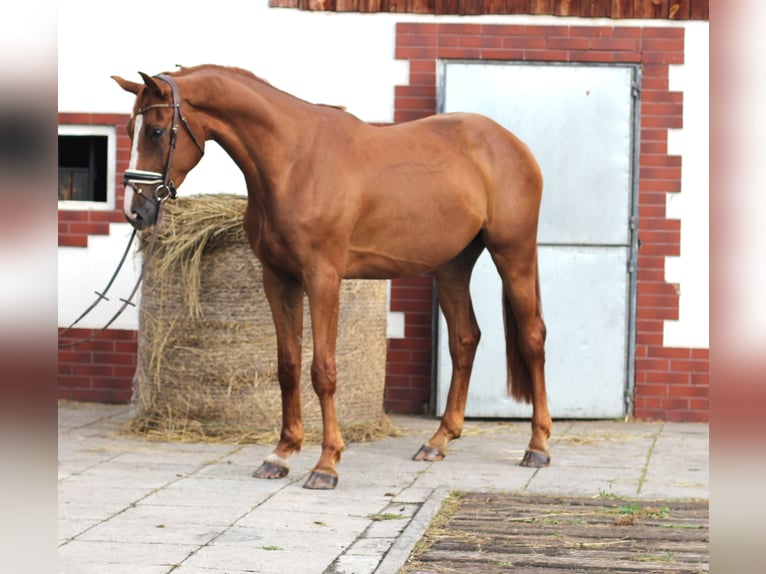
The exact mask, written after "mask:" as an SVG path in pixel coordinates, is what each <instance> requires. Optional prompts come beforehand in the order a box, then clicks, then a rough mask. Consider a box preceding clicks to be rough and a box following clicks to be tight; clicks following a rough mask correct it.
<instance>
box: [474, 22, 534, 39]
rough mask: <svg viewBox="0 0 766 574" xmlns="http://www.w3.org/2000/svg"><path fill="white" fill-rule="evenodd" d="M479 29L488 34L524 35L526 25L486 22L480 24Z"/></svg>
mask: <svg viewBox="0 0 766 574" xmlns="http://www.w3.org/2000/svg"><path fill="white" fill-rule="evenodd" d="M481 31H482V33H483V34H486V35H488V36H525V35H526V26H519V25H513V24H488V25H484V26H482V28H481Z"/></svg>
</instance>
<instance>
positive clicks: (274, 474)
mask: <svg viewBox="0 0 766 574" xmlns="http://www.w3.org/2000/svg"><path fill="white" fill-rule="evenodd" d="M288 472H290V469H289V468H286V467H284V466H282V465H279V464H274V463H273V462H270V461H268V460H264V461H263V464H261V466H259V467H258V468H257V469H256V470H255V472H253V476H254V477H255V478H284V477H286V476H287V473H288Z"/></svg>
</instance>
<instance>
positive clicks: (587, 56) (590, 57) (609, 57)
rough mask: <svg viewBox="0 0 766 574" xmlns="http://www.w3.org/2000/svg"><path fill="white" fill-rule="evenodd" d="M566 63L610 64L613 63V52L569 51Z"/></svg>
mask: <svg viewBox="0 0 766 574" xmlns="http://www.w3.org/2000/svg"><path fill="white" fill-rule="evenodd" d="M567 61H568V62H612V61H614V52H604V51H597V50H569V51H568V52H567Z"/></svg>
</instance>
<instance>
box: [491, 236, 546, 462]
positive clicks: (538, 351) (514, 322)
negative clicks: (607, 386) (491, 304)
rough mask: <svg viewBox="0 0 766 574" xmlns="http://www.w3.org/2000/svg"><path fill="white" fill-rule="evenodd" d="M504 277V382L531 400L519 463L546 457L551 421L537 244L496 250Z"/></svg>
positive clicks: (520, 397)
mask: <svg viewBox="0 0 766 574" xmlns="http://www.w3.org/2000/svg"><path fill="white" fill-rule="evenodd" d="M492 258H493V260H494V261H495V265H496V266H497V269H498V272H499V273H500V275H501V277H502V279H503V307H504V318H505V331H506V343H507V360H508V386H509V391H510V394H511V395H512V396H513V397H514V398H515V399H517V400H519V401H523V402H531V403H532V437H531V439H530V441H529V446H528V447H527V451H526V452H525V454H524V458H523V459H522V461H521V465H522V466H531V467H542V466H547V465H548V464H549V463H550V453H549V452H548V438H549V437H550V434H551V429H552V426H553V425H552V421H551V417H550V414H549V412H548V401H547V396H546V390H545V335H546V327H545V323H544V321H543V318H542V305H541V301H540V280H539V274H538V267H537V248H536V246H533V247H531V248H528V249H527V250H524V249H517V248H514V249H508V250H507V251H505V252H504V253H500V252H498V251H494V252H493V253H492Z"/></svg>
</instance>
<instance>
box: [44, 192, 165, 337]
mask: <svg viewBox="0 0 766 574" xmlns="http://www.w3.org/2000/svg"><path fill="white" fill-rule="evenodd" d="M163 203H165V202H164V201H160V202H159V204H158V205H157V220H156V222H155V224H154V230H153V231H152V238H151V240H150V241H149V248H148V250H147V253H146V256H145V257H144V261H143V263H142V264H141V274H140V275H139V276H138V279H137V280H136V284H135V285H134V286H133V290H132V291H131V292H130V295H128V298H127V299H120V301H122V306H121V307H120V308H119V309H118V310H117V312H116V313H115V314H114V315H113V316H112V318H111V319H109V321H108V322H107V323H106V325H104V326H103V327H101V328H100V329H99V330H98V331H96V332H94V333H91V334H90V335H89V336H87V337H84V338H82V339H79V340H77V341H72V342H70V343H59V344H58V348H59V349H64V348H68V347H75V346H77V345H81V344H82V343H86V342H88V341H91V340H93V339H95V338H96V337H98V336H99V335H100V334H101V333H103V332H104V331H106V330H107V329H108V328H109V326H110V325H111V324H112V323H114V322H115V321H116V320H117V318H118V317H119V316H120V315H122V313H123V311H125V309H127V308H128V307H129V306H132V307H135V306H136V305H135V303H133V297H135V296H136V292H138V287H139V285H141V281H142V280H143V279H144V275H145V274H146V270H147V269H148V267H149V261H150V260H151V258H152V255H153V254H154V245H155V243H156V242H157V233H158V230H159V228H160V223H161V222H162V204H163ZM135 234H136V231H135V229H134V230H133V234H132V235H131V237H130V242H131V243H132V242H133V237H134V236H135ZM129 247H130V243H128V248H129ZM127 253H128V249H126V250H125V253H124V254H123V256H122V260H121V261H120V267H121V266H122V263H123V261H124V260H125V257H126V255H127ZM117 270H118V271H119V267H118V268H117ZM116 275H117V273H116V272H115V276H116ZM113 281H114V277H112V279H111V280H110V281H109V285H107V289H106V290H105V291H104V293H106V291H107V290H108V289H109V287H111V285H112V282H113ZM96 294H97V295H98V296H99V297H98V299H96V301H94V302H93V303H92V304H91V306H90V307H89V308H88V309H86V311H85V312H84V313H83V314H82V315H80V317H78V318H77V320H76V321H75V322H74V323H72V324H71V325H70V326H69V327H67V328H66V329H63V330H62V331H59V336H61V335H62V334H63V333H65V332H66V331H68V330H69V329H71V328H72V327H73V326H74V325H75V324H76V323H77V322H78V321H80V319H82V318H83V317H84V316H85V315H87V314H88V313H89V312H90V311H91V310H92V309H93V308H94V307H95V306H96V305H98V303H99V302H100V301H101V299H106V297H104V294H101V293H98V291H97V292H96Z"/></svg>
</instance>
